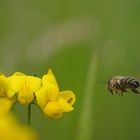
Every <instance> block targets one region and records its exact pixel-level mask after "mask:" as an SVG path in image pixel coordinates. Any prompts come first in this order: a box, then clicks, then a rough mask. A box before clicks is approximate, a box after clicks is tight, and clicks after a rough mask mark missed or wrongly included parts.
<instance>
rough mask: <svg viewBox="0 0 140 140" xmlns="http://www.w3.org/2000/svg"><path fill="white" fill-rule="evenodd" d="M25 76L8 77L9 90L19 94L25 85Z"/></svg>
mask: <svg viewBox="0 0 140 140" xmlns="http://www.w3.org/2000/svg"><path fill="white" fill-rule="evenodd" d="M25 78H26V76H25V75H18V76H15V75H14V76H11V77H8V88H9V89H10V90H12V91H15V92H18V91H19V90H20V89H21V88H22V87H23V85H24V84H25Z"/></svg>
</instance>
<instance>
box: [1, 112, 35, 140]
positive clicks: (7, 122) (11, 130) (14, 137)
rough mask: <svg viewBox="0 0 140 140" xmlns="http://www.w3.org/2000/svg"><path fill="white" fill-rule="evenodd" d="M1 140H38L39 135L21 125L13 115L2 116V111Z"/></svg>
mask: <svg viewBox="0 0 140 140" xmlns="http://www.w3.org/2000/svg"><path fill="white" fill-rule="evenodd" d="M0 140H37V135H36V133H35V132H34V131H33V130H32V129H31V128H29V127H27V126H25V125H22V124H20V123H19V122H18V121H17V120H16V118H15V117H14V116H13V115H11V114H8V115H3V114H2V115H1V111H0Z"/></svg>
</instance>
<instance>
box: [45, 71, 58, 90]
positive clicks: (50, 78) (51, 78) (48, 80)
mask: <svg viewBox="0 0 140 140" xmlns="http://www.w3.org/2000/svg"><path fill="white" fill-rule="evenodd" d="M48 84H53V85H55V86H56V87H57V88H58V90H59V87H58V85H57V81H56V79H55V76H54V75H53V72H52V71H51V69H49V71H48V73H47V74H46V75H44V76H43V77H42V85H43V86H46V87H47V85H48Z"/></svg>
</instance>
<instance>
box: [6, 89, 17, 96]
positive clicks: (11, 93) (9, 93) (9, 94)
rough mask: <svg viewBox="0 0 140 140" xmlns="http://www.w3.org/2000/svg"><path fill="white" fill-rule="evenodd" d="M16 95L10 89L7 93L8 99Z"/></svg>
mask: <svg viewBox="0 0 140 140" xmlns="http://www.w3.org/2000/svg"><path fill="white" fill-rule="evenodd" d="M15 94H16V92H15V91H12V90H10V89H8V91H7V96H8V97H13V96H14V95H15Z"/></svg>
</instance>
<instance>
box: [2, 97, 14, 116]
mask: <svg viewBox="0 0 140 140" xmlns="http://www.w3.org/2000/svg"><path fill="white" fill-rule="evenodd" d="M14 103H15V100H14V99H9V98H0V112H2V113H4V114H7V113H8V112H9V111H10V109H11V108H12V106H13V104H14Z"/></svg>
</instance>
